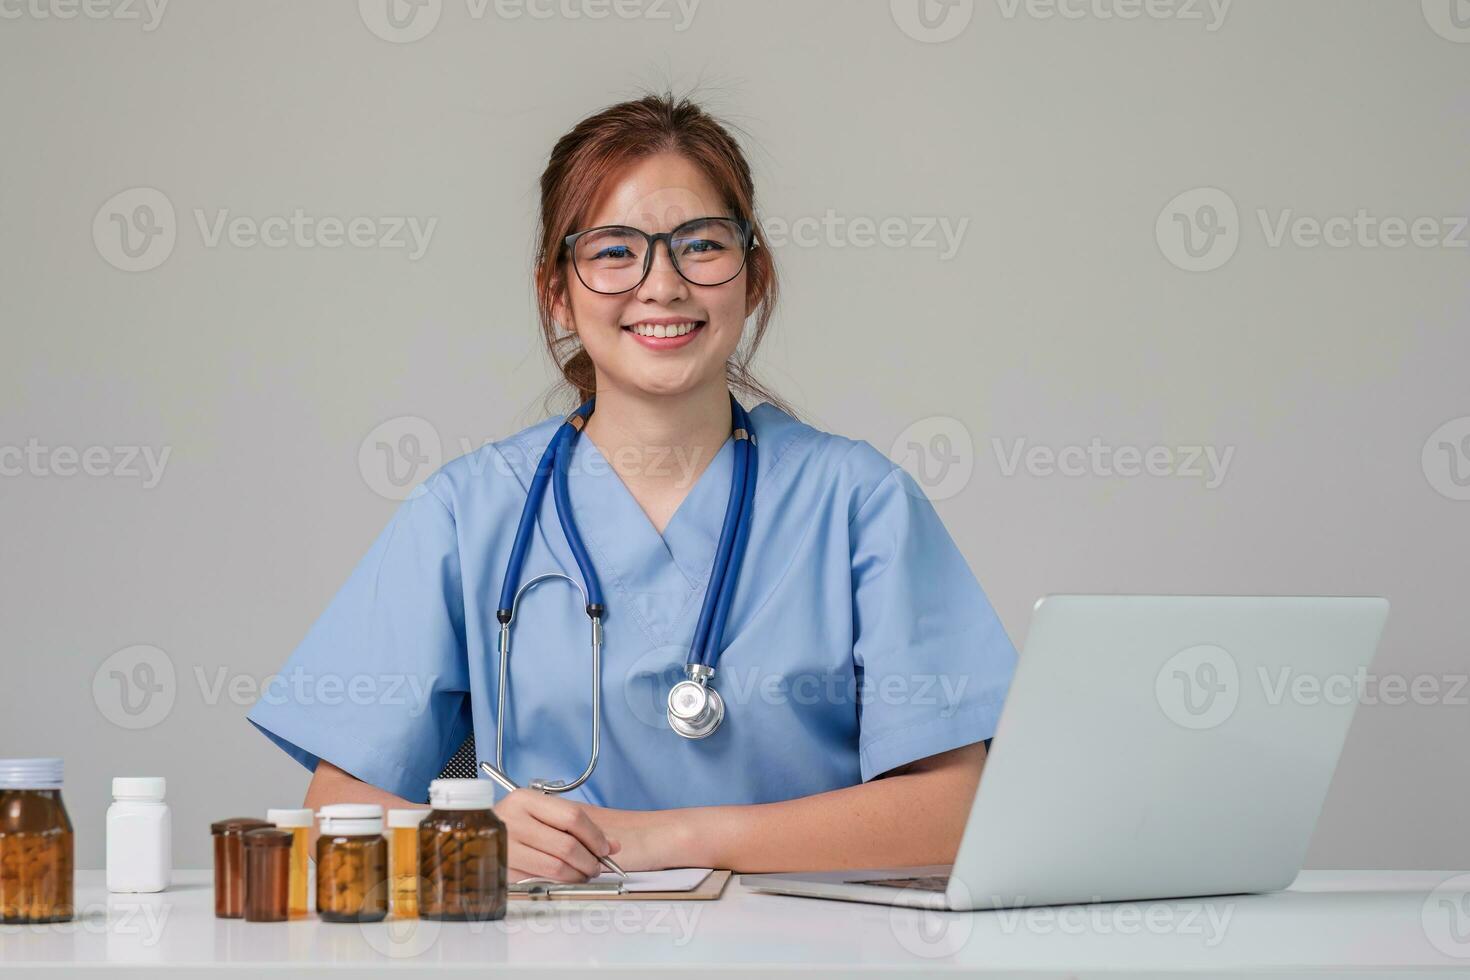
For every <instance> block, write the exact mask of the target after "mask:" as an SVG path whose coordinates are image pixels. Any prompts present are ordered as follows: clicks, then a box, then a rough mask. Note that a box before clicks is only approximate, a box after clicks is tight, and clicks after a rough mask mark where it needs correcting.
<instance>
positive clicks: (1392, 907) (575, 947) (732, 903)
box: [0, 871, 1470, 980]
mask: <svg viewBox="0 0 1470 980" xmlns="http://www.w3.org/2000/svg"><path fill="white" fill-rule="evenodd" d="M175 881H176V883H175V885H174V887H173V888H172V889H170V890H169V891H167V892H164V893H161V894H158V895H147V896H131V895H108V894H107V892H106V891H105V889H104V887H103V878H102V873H101V872H99V871H83V872H79V873H78V875H77V895H76V898H77V903H78V908H79V909H80V911H81V913H82V914H81V916H80V918H79V919H78V921H76V922H72V923H66V924H58V925H50V926H19V925H7V926H0V967H3V968H6V969H9V968H14V967H16V966H27V967H46V966H51V967H57V966H59V967H71V968H72V970H71V971H68V972H74V971H76V968H79V967H94V966H107V967H110V968H111V969H109V971H108V975H115V974H121V975H133V976H140V977H142V976H155V975H157V973H158V971H159V970H160V969H161V968H169V967H172V968H179V969H182V970H184V971H186V972H185V974H184V975H188V974H191V973H193V972H195V971H197V970H198V969H200V968H209V967H219V968H222V969H223V968H226V967H228V971H227V972H228V975H229V976H230V977H232V978H241V977H250V976H256V975H272V976H283V975H285V976H306V975H308V974H313V975H319V974H320V973H321V972H323V970H325V969H330V968H334V967H341V968H345V969H346V970H347V971H348V973H347V974H345V975H351V976H357V975H359V974H363V973H368V972H377V971H383V972H388V971H394V972H397V971H402V970H408V971H414V970H417V969H423V968H425V967H432V968H434V969H436V970H444V969H451V970H463V971H466V972H468V971H471V970H473V971H475V972H476V973H477V974H480V975H481V976H486V975H490V974H492V973H493V975H495V976H497V977H504V976H518V975H531V974H534V975H535V976H537V977H542V978H550V977H562V976H565V977H579V978H585V976H586V974H587V971H588V969H589V968H598V969H600V970H610V971H615V972H618V973H621V974H623V975H624V976H634V975H638V976H642V975H646V974H649V973H669V972H672V971H681V973H682V976H683V977H686V978H689V980H697V978H699V977H702V976H705V975H709V974H719V975H724V976H728V975H731V974H736V975H744V974H751V973H757V972H758V973H759V974H761V975H762V977H766V978H775V977H779V976H783V975H789V976H797V975H800V976H801V977H804V978H809V977H816V976H844V977H845V976H849V975H851V974H852V973H853V972H855V971H862V972H864V973H865V974H869V973H871V974H876V975H893V974H910V975H915V976H920V975H925V974H931V973H943V974H946V975H950V976H964V975H969V974H977V973H990V972H1000V973H1016V972H1032V971H1037V972H1043V973H1071V974H1074V975H1075V974H1076V973H1078V972H1099V973H1101V972H1104V971H1126V973H1127V974H1135V973H1141V972H1149V971H1159V972H1167V973H1177V972H1180V971H1185V970H1191V971H1196V970H1197V971H1205V972H1214V973H1227V972H1232V971H1241V970H1260V971H1266V973H1267V974H1280V973H1289V972H1293V971H1304V970H1327V971H1330V972H1337V971H1340V970H1342V969H1343V968H1348V967H1354V968H1358V969H1359V970H1362V969H1363V968H1369V969H1368V972H1367V974H1366V975H1392V974H1397V973H1401V972H1405V971H1407V970H1414V969H1423V968H1425V967H1441V968H1446V969H1451V970H1456V971H1458V972H1460V973H1462V974H1465V975H1470V896H1467V889H1470V874H1467V875H1461V876H1458V877H1457V876H1456V875H1455V874H1454V873H1453V872H1443V873H1440V872H1425V871H1402V872H1395V871H1356V872H1348V871H1343V872H1322V871H1319V872H1305V873H1303V875H1302V876H1301V878H1300V879H1299V880H1298V881H1297V883H1296V885H1294V886H1293V888H1292V889H1291V890H1290V891H1287V892H1281V893H1278V894H1273V895H1255V896H1245V897H1235V898H1219V899H1209V900H1198V901H1179V902H1139V903H1121V904H1112V905H1098V906H1068V907H1066V908H1062V909H1049V910H1041V909H1037V910H1031V911H1017V912H1014V913H1001V912H975V913H952V912H946V913H935V912H921V911H912V910H903V909H889V908H886V907H883V906H874V905H855V904H848V903H841V902H827V901H815V900H810V899H799V898H787V897H783V896H774V895H761V894H756V893H754V892H751V891H747V890H746V889H745V888H743V887H741V886H740V885H739V884H738V879H732V880H731V882H730V885H729V887H728V888H727V889H726V891H725V895H724V898H722V899H721V900H720V901H718V902H615V903H602V904H598V903H591V902H589V903H577V904H572V903H560V902H558V903H549V902H538V903H519V902H517V903H514V904H513V905H512V906H511V909H510V911H509V912H508V913H507V915H506V918H505V919H504V920H502V921H499V922H491V923H434V922H428V921H419V922H412V921H411V922H400V923H393V922H380V923H374V924H372V925H362V926H360V925H340V924H333V923H326V922H321V921H319V920H317V919H315V918H312V919H310V920H305V921H299V922H289V923H252V922H244V921H240V920H222V919H216V918H214V904H213V892H212V889H211V885H210V875H209V872H207V871H181V872H176V873H175ZM1446 882H1447V883H1448V884H1445V883H1446ZM1436 886H1443V887H1440V889H1439V890H1438V891H1436Z"/></svg>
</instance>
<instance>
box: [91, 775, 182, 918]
mask: <svg viewBox="0 0 1470 980" xmlns="http://www.w3.org/2000/svg"><path fill="white" fill-rule="evenodd" d="M163 791H164V781H163V777H162V776H119V777H117V778H116V779H114V780H113V781H112V801H113V802H112V806H110V807H108V808H107V890H108V891H110V892H161V891H163V890H164V889H165V888H167V887H168V878H169V869H170V868H171V867H172V866H173V847H172V843H171V841H172V832H173V827H172V823H173V821H172V820H171V819H170V817H169V812H168V804H167V803H165V802H163Z"/></svg>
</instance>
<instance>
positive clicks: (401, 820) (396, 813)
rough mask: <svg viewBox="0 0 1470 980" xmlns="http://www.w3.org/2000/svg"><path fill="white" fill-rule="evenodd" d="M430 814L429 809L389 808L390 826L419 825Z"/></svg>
mask: <svg viewBox="0 0 1470 980" xmlns="http://www.w3.org/2000/svg"><path fill="white" fill-rule="evenodd" d="M428 815H429V811H428V810H389V811H388V826H389V827H398V828H403V827H417V826H418V825H419V824H421V823H423V822H424V818H425V817H427V816H428Z"/></svg>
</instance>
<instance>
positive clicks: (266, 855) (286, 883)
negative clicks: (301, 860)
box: [244, 827, 294, 922]
mask: <svg viewBox="0 0 1470 980" xmlns="http://www.w3.org/2000/svg"><path fill="white" fill-rule="evenodd" d="M293 839H294V835H293V834H292V833H291V831H289V830H278V829H276V828H275V827H261V828H258V829H256V830H252V831H250V832H248V833H247V834H246V835H245V838H244V841H245V921H246V922H285V921H286V920H287V919H288V918H290V916H291V842H292V840H293Z"/></svg>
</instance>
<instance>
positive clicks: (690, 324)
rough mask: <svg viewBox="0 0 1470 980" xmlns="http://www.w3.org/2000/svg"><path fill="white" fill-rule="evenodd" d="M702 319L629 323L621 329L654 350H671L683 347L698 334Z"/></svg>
mask: <svg viewBox="0 0 1470 980" xmlns="http://www.w3.org/2000/svg"><path fill="white" fill-rule="evenodd" d="M704 323H705V321H703V320H685V321H681V322H679V323H630V324H626V325H624V327H623V329H624V330H626V331H628V332H629V333H630V334H632V335H633V336H634V338H635V339H637V341H638V342H639V343H640V344H642V345H643V346H645V347H651V348H653V349H654V350H671V349H673V348H675V347H683V346H684V345H685V344H687V343H690V342H691V341H693V340H694V338H695V337H696V336H697V335H698V333H699V330H700V328H701V327H703V326H704Z"/></svg>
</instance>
